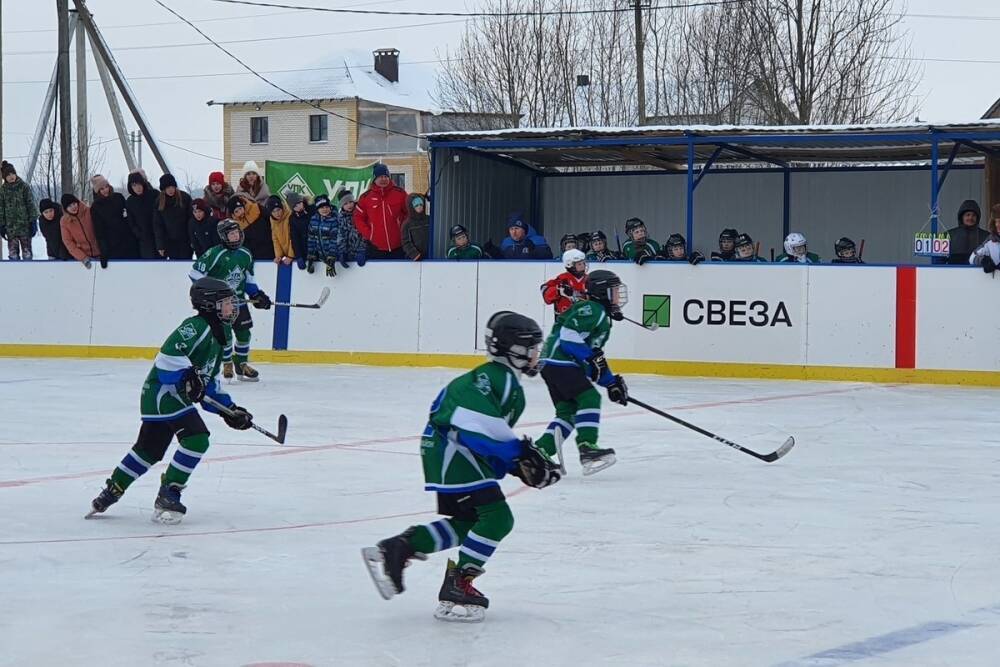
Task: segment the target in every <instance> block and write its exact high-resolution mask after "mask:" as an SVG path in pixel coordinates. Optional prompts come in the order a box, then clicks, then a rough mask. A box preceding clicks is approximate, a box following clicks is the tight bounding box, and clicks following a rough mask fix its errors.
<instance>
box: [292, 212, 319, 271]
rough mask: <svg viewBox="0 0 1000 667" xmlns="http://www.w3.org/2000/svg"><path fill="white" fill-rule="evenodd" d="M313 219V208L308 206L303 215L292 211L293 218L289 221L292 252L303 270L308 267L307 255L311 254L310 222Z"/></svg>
mask: <svg viewBox="0 0 1000 667" xmlns="http://www.w3.org/2000/svg"><path fill="white" fill-rule="evenodd" d="M312 217H313V210H312V208H311V207H309V206H306V207H305V209H304V210H303V211H302V213H296V212H295V211H292V217H291V219H290V221H289V227H290V228H291V230H290V234H291V237H292V252H294V253H295V259H296V260H297V262H298V265H299V268H302V269H304V268H305V267H306V255H308V254H309V221H310V220H312Z"/></svg>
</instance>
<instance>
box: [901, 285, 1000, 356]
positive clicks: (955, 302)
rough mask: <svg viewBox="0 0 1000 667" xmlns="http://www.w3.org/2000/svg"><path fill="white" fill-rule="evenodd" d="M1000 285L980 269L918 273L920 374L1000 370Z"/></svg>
mask: <svg viewBox="0 0 1000 667" xmlns="http://www.w3.org/2000/svg"><path fill="white" fill-rule="evenodd" d="M998 333H1000V281H998V280H995V279H994V278H993V276H988V275H986V274H985V273H983V272H982V270H980V269H975V268H970V269H965V268H961V269H955V268H948V269H944V268H942V269H938V270H933V269H918V270H917V368H940V369H968V370H989V371H992V370H996V369H997V368H1000V347H997V345H996V339H997V334H998Z"/></svg>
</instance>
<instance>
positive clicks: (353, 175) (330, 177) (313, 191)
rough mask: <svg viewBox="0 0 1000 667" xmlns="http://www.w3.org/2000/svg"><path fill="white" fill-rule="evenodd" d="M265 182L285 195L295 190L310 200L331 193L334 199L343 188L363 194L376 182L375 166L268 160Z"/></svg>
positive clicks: (356, 195)
mask: <svg viewBox="0 0 1000 667" xmlns="http://www.w3.org/2000/svg"><path fill="white" fill-rule="evenodd" d="M264 181H265V182H266V183H267V187H268V188H269V189H270V190H271V192H273V193H275V194H280V195H281V196H282V197H284V196H285V194H286V193H288V192H295V193H296V194H300V195H302V196H304V197H309V199H310V200H313V199H315V198H316V195H322V194H325V195H329V197H330V199H331V200H332V199H333V198H334V197H336V196H337V192H338V191H340V190H341V189H343V188H347V189H348V190H350V191H351V192H353V193H354V196H355V197H360V196H361V193H362V192H364V191H365V190H367V189H368V185H369V184H370V183H371V182H372V166H371V165H368V166H367V167H330V166H326V165H319V164H296V163H294V162H275V161H274V160H268V161H266V162H265V163H264Z"/></svg>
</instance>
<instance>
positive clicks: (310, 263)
mask: <svg viewBox="0 0 1000 667" xmlns="http://www.w3.org/2000/svg"><path fill="white" fill-rule="evenodd" d="M313 264H315V261H314V260H311V259H310V260H309V261H308V262H306V271H307V272H308V273H313V272H315V271H316V267H315V266H313Z"/></svg>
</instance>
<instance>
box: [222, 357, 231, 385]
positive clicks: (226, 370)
mask: <svg viewBox="0 0 1000 667" xmlns="http://www.w3.org/2000/svg"><path fill="white" fill-rule="evenodd" d="M222 378H223V379H224V380H228V381H229V382H232V381H233V362H231V361H227V362H225V363H224V364H222Z"/></svg>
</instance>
